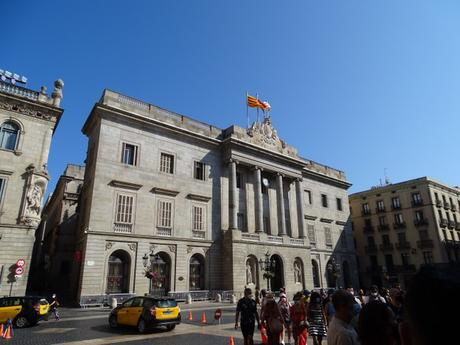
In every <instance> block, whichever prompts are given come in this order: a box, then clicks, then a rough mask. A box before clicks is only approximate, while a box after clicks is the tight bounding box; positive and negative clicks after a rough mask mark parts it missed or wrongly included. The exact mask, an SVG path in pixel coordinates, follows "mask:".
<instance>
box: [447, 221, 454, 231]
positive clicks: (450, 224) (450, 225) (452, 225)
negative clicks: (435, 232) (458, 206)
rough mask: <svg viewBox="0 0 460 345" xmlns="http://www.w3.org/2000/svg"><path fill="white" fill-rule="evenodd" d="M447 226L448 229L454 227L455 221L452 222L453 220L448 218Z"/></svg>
mask: <svg viewBox="0 0 460 345" xmlns="http://www.w3.org/2000/svg"><path fill="white" fill-rule="evenodd" d="M447 227H448V228H449V229H455V222H454V221H453V220H449V221H448V222H447Z"/></svg>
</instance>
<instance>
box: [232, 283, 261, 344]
mask: <svg viewBox="0 0 460 345" xmlns="http://www.w3.org/2000/svg"><path fill="white" fill-rule="evenodd" d="M251 296H252V290H251V289H250V288H246V289H244V297H243V298H241V299H240V300H239V301H238V304H237V306H236V315H235V329H237V328H238V320H239V319H240V315H241V322H240V327H241V333H243V338H244V345H254V339H253V338H254V327H255V322H256V320H257V326H258V328H260V320H259V314H258V313H257V304H256V301H255V300H253V299H252V298H251Z"/></svg>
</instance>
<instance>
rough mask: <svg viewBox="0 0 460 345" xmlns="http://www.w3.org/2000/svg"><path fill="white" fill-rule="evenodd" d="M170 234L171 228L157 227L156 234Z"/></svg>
mask: <svg viewBox="0 0 460 345" xmlns="http://www.w3.org/2000/svg"><path fill="white" fill-rule="evenodd" d="M171 234H172V229H171V228H165V227H157V236H167V237H169V236H171Z"/></svg>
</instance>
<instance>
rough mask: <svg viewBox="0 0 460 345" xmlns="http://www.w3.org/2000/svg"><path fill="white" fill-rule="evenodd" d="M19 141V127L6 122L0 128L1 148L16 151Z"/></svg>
mask: <svg viewBox="0 0 460 345" xmlns="http://www.w3.org/2000/svg"><path fill="white" fill-rule="evenodd" d="M18 139H19V126H18V125H17V124H15V123H14V122H11V121H8V122H4V123H3V124H2V125H1V127H0V148H2V149H6V150H16V147H17V144H18V141H19V140H18Z"/></svg>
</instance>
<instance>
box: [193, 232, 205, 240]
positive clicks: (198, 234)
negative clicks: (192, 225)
mask: <svg viewBox="0 0 460 345" xmlns="http://www.w3.org/2000/svg"><path fill="white" fill-rule="evenodd" d="M192 237H193V238H200V239H204V238H205V237H206V231H202V230H192Z"/></svg>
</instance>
